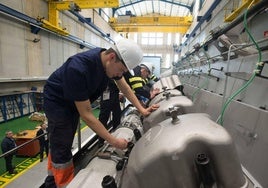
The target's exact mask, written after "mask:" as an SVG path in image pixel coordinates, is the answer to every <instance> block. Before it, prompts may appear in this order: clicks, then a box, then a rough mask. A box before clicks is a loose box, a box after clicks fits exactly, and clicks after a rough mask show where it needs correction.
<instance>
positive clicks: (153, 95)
mask: <svg viewBox="0 0 268 188" xmlns="http://www.w3.org/2000/svg"><path fill="white" fill-rule="evenodd" d="M159 92H160V89H159V88H154V89H153V90H151V91H150V97H151V98H150V99H153V98H154V97H155V96H156V95H157V94H158V93H159Z"/></svg>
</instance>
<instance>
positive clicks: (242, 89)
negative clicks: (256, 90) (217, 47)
mask: <svg viewBox="0 0 268 188" xmlns="http://www.w3.org/2000/svg"><path fill="white" fill-rule="evenodd" d="M253 2H254V1H252V2H251V4H250V5H249V7H251V5H252V4H253ZM249 7H248V8H247V9H246V11H245V13H244V22H243V23H244V27H245V31H246V32H247V34H248V35H249V38H250V40H251V41H252V42H253V43H254V44H255V46H256V48H257V50H258V54H259V57H258V63H257V64H256V66H257V67H256V69H254V71H253V74H252V76H251V77H250V79H249V80H248V81H247V82H246V83H245V84H244V85H243V86H242V87H241V88H240V89H238V91H236V92H235V93H234V94H232V95H231V97H230V98H229V99H228V100H227V101H226V103H225V104H224V106H223V108H222V111H221V115H220V117H219V119H218V120H217V123H220V124H221V125H222V126H223V117H224V113H225V111H226V108H227V107H228V106H229V104H230V103H231V101H232V100H233V99H234V98H235V97H236V96H237V95H238V94H239V93H241V92H242V91H244V90H245V89H246V88H247V87H248V86H249V85H250V84H251V83H252V81H253V80H254V78H255V77H256V74H257V73H258V72H259V66H260V62H261V61H262V54H261V50H260V48H259V45H258V44H257V43H256V41H255V40H254V38H253V36H252V35H251V33H250V31H249V29H248V26H247V12H248V9H249Z"/></svg>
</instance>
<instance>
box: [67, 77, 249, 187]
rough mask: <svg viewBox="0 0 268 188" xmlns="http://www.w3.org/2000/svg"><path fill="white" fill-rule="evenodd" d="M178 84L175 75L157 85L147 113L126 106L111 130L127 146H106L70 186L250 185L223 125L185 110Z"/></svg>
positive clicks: (203, 115) (188, 101) (187, 105)
mask: <svg viewBox="0 0 268 188" xmlns="http://www.w3.org/2000/svg"><path fill="white" fill-rule="evenodd" d="M180 85H181V84H180V81H179V79H178V77H177V76H174V75H173V76H170V77H167V78H162V79H160V81H158V82H157V83H155V85H154V87H156V86H157V87H161V93H160V94H159V95H158V96H156V97H155V98H154V99H153V100H152V101H151V102H150V103H151V104H153V103H158V104H159V105H160V107H159V109H158V110H157V111H155V112H153V113H152V114H151V115H150V116H148V117H142V116H141V115H140V114H139V113H138V111H137V110H136V109H135V108H134V107H133V106H131V105H129V106H128V107H127V108H126V109H125V110H124V113H123V116H122V119H121V124H120V126H119V127H118V129H116V130H115V131H114V132H113V133H112V134H113V135H114V136H116V137H121V138H125V139H127V140H128V141H129V145H128V149H126V150H124V151H122V150H119V149H116V148H114V147H111V146H110V145H108V144H106V145H104V146H103V147H102V148H100V149H99V150H98V151H97V152H96V154H95V155H94V157H93V159H92V160H91V161H90V162H89V164H88V165H87V167H86V168H84V169H82V170H81V171H79V173H78V174H77V175H76V176H75V178H74V179H73V181H72V182H71V183H70V184H69V186H68V187H70V188H72V187H79V188H81V187H94V188H97V187H104V188H108V187H109V188H116V187H121V188H152V187H153V188H163V187H168V188H173V187H174V188H178V187H179V188H184V187H185V188H242V187H243V188H250V187H254V186H253V185H252V183H251V181H250V179H249V178H248V177H247V176H246V175H245V173H243V170H242V166H241V164H240V160H239V158H238V155H237V152H236V148H235V145H234V143H233V140H232V138H231V136H230V135H229V133H228V132H227V131H226V130H225V128H224V127H222V126H220V125H218V124H217V123H215V122H214V121H212V120H211V119H210V118H209V116H208V115H207V114H201V113H191V114H186V113H185V111H184V109H185V108H187V107H189V106H192V105H193V104H192V101H191V100H190V99H188V98H187V97H186V96H183V95H182V90H181V89H182V88H181V87H178V86H180ZM178 88H180V90H181V91H179V89H178Z"/></svg>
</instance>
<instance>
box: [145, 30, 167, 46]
mask: <svg viewBox="0 0 268 188" xmlns="http://www.w3.org/2000/svg"><path fill="white" fill-rule="evenodd" d="M163 37H164V34H163V33H142V35H141V44H142V45H163Z"/></svg>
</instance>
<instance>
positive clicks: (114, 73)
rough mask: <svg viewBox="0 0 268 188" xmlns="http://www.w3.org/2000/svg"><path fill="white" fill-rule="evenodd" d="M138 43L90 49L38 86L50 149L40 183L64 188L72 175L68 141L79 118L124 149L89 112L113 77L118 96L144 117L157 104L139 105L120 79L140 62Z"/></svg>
mask: <svg viewBox="0 0 268 188" xmlns="http://www.w3.org/2000/svg"><path fill="white" fill-rule="evenodd" d="M142 57H143V54H142V51H141V49H140V47H139V46H138V45H137V44H135V42H134V41H132V40H129V39H121V40H119V41H118V42H117V43H116V44H115V46H113V47H111V48H109V49H104V48H94V49H92V50H88V51H85V52H82V53H78V54H76V55H74V56H72V57H70V58H69V59H68V60H67V61H66V62H65V63H64V64H63V65H62V66H61V67H60V68H58V69H57V70H56V71H55V72H54V73H52V75H51V76H50V77H49V78H48V80H47V82H46V85H45V87H44V110H45V114H46V116H47V118H48V132H49V142H50V153H49V156H48V176H47V178H46V180H45V187H66V186H67V185H68V184H69V182H70V181H71V180H72V179H73V177H74V166H73V162H72V152H71V148H72V143H73V139H74V135H75V132H76V129H77V125H78V123H79V117H81V118H82V119H83V120H84V122H85V123H86V124H87V125H88V126H89V127H90V128H91V129H92V130H93V131H95V132H96V133H97V134H98V135H99V136H100V137H102V138H103V139H104V140H106V141H107V142H108V143H109V144H111V145H112V146H114V147H116V148H119V149H125V148H126V147H127V140H125V139H122V138H115V137H114V136H113V135H111V134H110V133H109V132H108V131H107V129H106V128H105V127H104V126H103V124H102V123H101V122H100V121H99V120H98V119H97V118H96V117H95V116H94V114H93V113H92V109H91V103H92V102H94V101H95V100H96V99H97V98H98V97H100V95H101V94H102V93H103V91H104V90H105V88H106V87H107V84H108V81H109V79H114V80H115V81H116V84H117V86H118V88H119V89H120V91H121V92H122V93H123V94H124V96H125V97H126V98H127V99H128V100H129V101H130V102H131V103H132V104H133V105H134V106H135V107H136V108H137V110H139V111H140V113H141V114H142V115H144V116H147V115H149V114H150V113H151V112H152V111H154V110H156V109H157V108H158V105H152V106H150V107H149V108H143V107H142V106H141V104H140V103H139V101H138V99H137V98H136V96H135V95H134V94H133V92H132V90H131V88H130V87H129V86H128V84H127V83H126V81H125V79H124V78H123V77H122V75H123V73H124V72H127V71H128V70H131V69H133V68H134V67H136V66H137V65H138V64H139V63H140V62H141V60H142Z"/></svg>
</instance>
